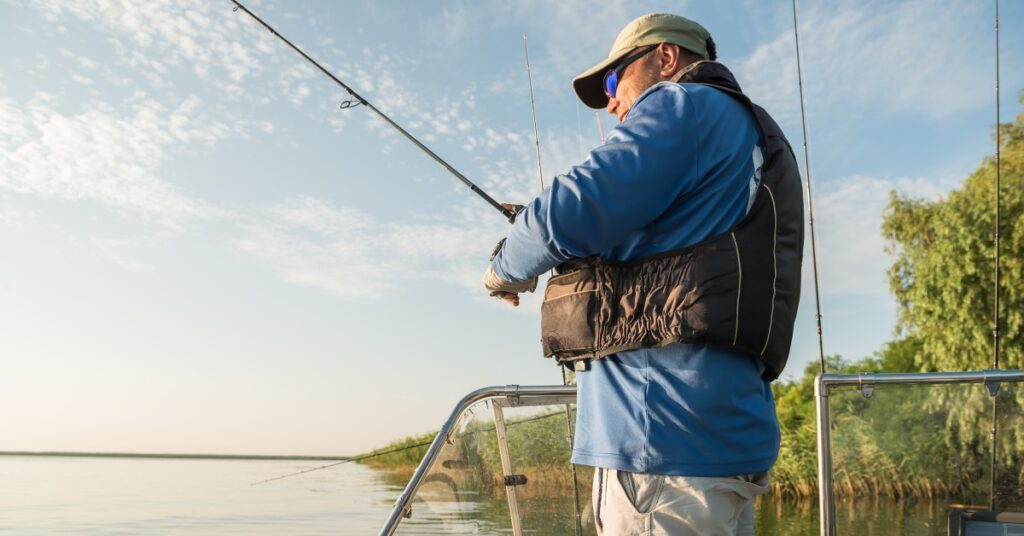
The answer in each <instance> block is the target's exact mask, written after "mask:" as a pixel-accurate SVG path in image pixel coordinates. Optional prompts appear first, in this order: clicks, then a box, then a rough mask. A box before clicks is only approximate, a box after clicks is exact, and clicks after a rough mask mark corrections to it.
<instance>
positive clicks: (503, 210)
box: [231, 0, 516, 222]
mask: <svg viewBox="0 0 1024 536" xmlns="http://www.w3.org/2000/svg"><path fill="white" fill-rule="evenodd" d="M231 3H233V4H235V11H238V10H239V9H241V10H242V11H244V12H246V14H248V15H249V16H250V17H252V18H253V19H256V22H258V23H260V24H262V25H263V27H264V28H266V29H268V30H270V33H272V34H274V35H275V36H277V38H278V39H280V40H282V41H284V42H285V43H287V44H288V46H290V47H292V50H294V51H295V52H298V53H299V54H301V55H302V57H303V58H306V60H307V61H309V62H310V63H312V64H313V65H315V66H316V68H317V69H320V71H321V72H323V73H324V74H325V75H327V76H328V77H330V78H331V80H334V81H335V82H337V84H338V85H339V86H341V87H343V88H344V89H345V91H347V92H348V94H349V95H351V96H352V98H353V99H355V100H356V101H358V102H359V104H362V105H363V106H366V107H367V108H369V109H370V110H372V111H373V112H374V113H376V114H377V115H378V116H380V118H381V119H383V120H384V121H386V122H387V123H388V124H389V125H391V126H393V127H395V130H397V131H398V132H400V133H401V134H402V135H403V136H405V137H406V139H408V140H409V141H411V142H413V143H414V144H416V146H417V147H419V148H420V149H421V150H422V151H423V152H425V153H427V155H429V156H430V158H433V159H434V161H435V162H437V163H438V164H441V165H442V166H443V167H444V168H445V169H447V170H448V172H449V173H451V174H452V175H455V178H457V179H459V180H460V181H462V183H463V184H465V185H466V186H468V187H469V189H470V190H473V192H475V193H476V195H479V196H480V197H482V198H483V200H484V201H487V203H488V204H490V205H491V206H492V207H494V208H495V209H497V210H498V211H499V212H501V213H502V214H503V215H504V216H505V217H506V218H508V221H509V222H512V221H515V217H516V212H515V211H513V210H511V209H508V208H505V207H503V206H501V203H498V202H497V201H495V200H494V198H493V197H491V196H489V195H487V193H486V192H484V191H483V190H481V189H480V187H478V186H477V185H475V184H473V182H472V181H470V180H469V179H467V178H466V176H465V175H463V174H462V173H459V172H458V170H456V169H455V168H453V167H452V166H451V164H449V163H448V162H445V161H444V159H443V158H441V157H440V156H437V154H435V153H434V151H431V150H430V149H428V148H427V146H426V145H423V144H422V143H420V141H419V140H417V139H416V138H414V137H413V135H412V134H409V133H408V132H406V130H405V129H404V128H402V127H400V126H398V123H395V122H394V121H392V120H391V118H390V117H388V116H386V115H384V112H381V111H380V110H378V109H377V107H376V106H374V105H372V104H370V103H369V101H367V100H366V99H364V98H363V97H361V96H360V95H359V94H358V93H356V92H355V91H354V90H353V89H352V88H350V87H348V86H347V85H346V84H345V83H344V82H342V81H341V80H339V79H338V77H336V76H334V75H333V74H331V72H330V71H328V70H327V69H325V68H324V67H323V66H322V65H320V64H319V63H317V62H316V60H314V59H313V58H311V57H309V55H308V54H306V53H305V52H303V51H302V50H301V49H300V48H299V47H297V46H295V45H293V44H292V42H291V41H289V40H287V39H285V38H284V36H282V35H281V34H279V33H277V30H275V29H273V28H272V27H271V26H270V25H269V24H267V23H266V22H263V19H261V18H259V17H257V16H256V15H255V14H254V13H253V12H252V11H249V9H248V8H246V7H245V6H243V5H242V4H241V3H240V2H238V1H237V0H231ZM342 107H343V108H351V107H352V105H351V104H350V105H349V106H344V105H343V106H342Z"/></svg>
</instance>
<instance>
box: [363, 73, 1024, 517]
mask: <svg viewBox="0 0 1024 536" xmlns="http://www.w3.org/2000/svg"><path fill="white" fill-rule="evenodd" d="M1020 101H1021V103H1022V104H1024V92H1022V93H1021V96H1020ZM999 143H1000V147H1001V149H1002V151H1001V165H1000V166H999V169H1000V170H1001V186H1000V189H999V192H996V188H995V185H996V177H997V169H996V160H995V158H994V157H986V158H984V159H983V160H982V162H981V163H980V164H979V166H978V168H977V169H976V170H975V171H974V172H972V173H971V174H970V175H969V176H968V177H967V178H966V179H965V180H964V182H963V183H962V184H961V185H960V186H959V187H958V188H957V189H955V190H952V191H950V192H949V193H947V194H946V195H945V196H943V197H941V198H938V199H928V200H925V199H917V198H912V197H908V196H906V195H903V194H899V193H896V192H893V193H891V194H890V200H889V204H888V206H887V207H886V209H885V212H884V214H883V217H882V226H881V233H882V237H883V238H884V239H885V240H886V252H887V253H888V254H890V256H891V257H892V265H891V266H890V268H889V271H888V276H889V290H890V291H891V293H892V294H893V296H894V298H895V303H896V306H897V324H896V326H895V329H894V338H893V340H892V341H891V342H889V343H886V344H884V345H883V346H882V347H881V349H880V350H879V351H878V352H876V353H875V354H874V355H873V356H870V357H865V358H862V359H859V360H855V361H846V360H844V359H842V358H841V357H839V356H831V357H828V358H826V363H825V368H826V369H827V371H828V372H830V373H847V374H849V373H858V372H862V373H886V372H934V371H940V370H981V369H985V368H990V367H993V344H992V333H993V330H992V327H993V305H992V304H993V302H994V301H995V289H994V288H993V287H994V285H993V284H992V274H993V273H994V268H995V266H994V263H995V258H996V257H995V255H993V251H994V249H993V246H994V243H993V235H994V228H995V218H994V200H995V199H997V198H998V199H999V202H1000V205H1001V211H1002V215H1001V218H1000V222H999V223H1000V228H999V233H1000V235H1001V236H1002V239H1001V241H1000V244H1001V245H1000V256H999V269H1000V272H1001V273H1002V274H1003V279H1002V281H1001V283H1000V285H999V290H998V292H999V296H1000V301H1001V302H1002V305H1001V307H1000V312H999V324H1000V325H999V333H1000V336H999V337H1000V343H1001V348H1002V352H1001V355H1000V359H999V364H1000V365H1001V366H1002V367H1003V368H1018V369H1020V368H1024V275H1022V274H1024V113H1018V115H1017V117H1016V118H1015V119H1014V120H1013V121H1012V122H1009V123H1004V124H1002V125H1001V128H1000V129H999ZM806 303H807V302H806V299H805V305H804V306H805V307H807V305H806ZM819 371H820V366H819V364H818V362H817V360H815V361H814V362H812V363H810V364H809V365H807V367H806V369H805V370H804V372H803V375H802V376H801V377H799V378H796V379H791V380H787V381H777V382H775V383H773V384H772V391H773V394H774V396H775V401H776V406H777V414H778V418H779V426H780V428H781V432H782V441H781V448H780V451H779V458H778V461H777V462H776V464H775V466H774V467H773V468H772V488H773V494H774V495H775V496H779V497H791V498H798V499H806V498H810V497H814V496H816V495H817V433H816V429H815V426H816V419H815V407H814V378H815V376H816V375H817V373H818V372H819ZM883 387H884V388H883ZM830 411H831V413H832V422H833V430H832V455H833V467H834V471H833V484H834V489H835V493H836V495H837V496H838V497H845V498H850V497H889V498H894V499H905V498H907V499H910V498H928V497H950V498H956V499H957V502H961V503H970V504H988V502H989V499H990V494H989V491H990V484H989V482H990V478H992V477H993V475H992V474H991V469H990V467H991V466H990V464H993V463H994V466H995V467H996V474H995V475H994V478H993V480H994V482H995V487H996V488H995V490H994V493H993V497H992V498H993V499H995V500H996V501H997V504H1001V505H1007V504H1016V505H1020V506H1021V507H1024V429H1022V428H1024V427H1022V426H1021V425H1022V423H1024V386H1022V385H1015V384H1004V385H1002V386H1001V387H1000V390H999V393H998V396H996V397H992V396H990V395H989V393H988V392H987V390H986V389H985V387H984V386H981V385H952V386H878V387H877V388H876V389H875V390H874V394H873V395H872V396H871V397H870V398H868V397H866V396H864V395H862V394H861V393H860V391H859V390H855V389H836V390H834V391H832V392H831V394H830ZM482 413H483V414H486V413H489V412H482ZM555 413H557V412H553V413H552V414H551V415H552V416H554V415H555ZM562 415H563V416H564V413H562ZM993 415H997V416H998V417H997V420H996V421H995V422H993ZM527 420H531V419H527V418H526V417H524V416H523V414H515V415H513V416H506V421H507V422H508V427H509V450H510V452H511V453H512V456H513V458H514V460H513V467H514V468H515V471H514V472H516V473H522V474H526V475H527V476H528V478H530V477H533V478H540V479H542V480H543V481H544V482H547V483H549V484H547V485H551V484H550V483H553V482H561V484H559V486H561V488H560V491H561V493H563V494H564V493H565V490H569V491H568V493H571V490H572V486H571V483H569V478H568V477H566V475H567V474H568V472H569V468H568V467H569V465H568V456H569V453H568V451H569V449H568V445H567V441H566V429H565V425H566V423H565V420H564V419H561V420H559V419H554V418H552V419H543V420H536V419H532V420H531V422H527ZM993 424H995V425H996V428H997V429H998V434H997V435H996V436H995V438H993V436H992V435H991V430H992V428H993ZM469 426H470V427H469V428H467V429H464V430H462V431H461V432H460V434H458V435H456V436H455V437H454V438H452V439H453V442H451V443H450V444H449V445H446V447H445V451H444V453H443V455H442V458H441V459H442V460H445V464H448V465H451V466H457V467H459V468H460V470H459V471H451V470H447V468H441V469H439V471H446V470H447V473H446V474H443V475H439V477H443V478H449V479H464V480H471V481H476V482H478V483H480V484H481V485H482V487H483V488H484V489H485V490H486V489H491V490H494V491H495V492H500V491H501V490H502V488H503V486H502V485H500V484H501V480H500V478H499V477H500V475H501V465H500V463H499V460H498V456H497V446H496V440H495V439H494V435H495V434H494V432H493V423H492V424H490V430H491V432H490V434H489V435H488V434H483V433H479V432H483V431H486V430H484V428H486V425H483V424H481V425H477V424H474V423H471V424H470V425H469ZM473 426H477V429H475V430H474V429H472V428H473ZM433 437H434V433H428V434H420V435H415V436H410V437H407V438H405V439H402V440H399V441H396V442H393V443H391V444H389V445H387V446H385V447H383V448H381V449H377V450H376V451H372V452H370V453H368V454H373V453H376V452H385V451H387V450H390V449H395V448H399V447H402V446H410V447H412V446H415V445H417V444H418V443H424V442H429V441H430V440H432V439H433ZM484 437H488V438H490V439H489V440H485V439H484ZM426 449H427V447H426V446H420V447H416V448H409V449H407V450H403V451H401V452H396V453H389V454H384V455H381V456H378V457H373V458H367V459H363V460H357V461H358V463H363V464H366V465H368V466H371V467H376V468H379V469H385V470H388V471H392V472H395V473H408V474H411V473H412V471H413V470H414V469H415V467H416V465H417V464H418V463H419V460H420V459H421V458H422V456H423V454H424V453H425V452H426ZM993 452H994V454H993ZM533 475H537V476H533ZM540 475H543V477H540ZM395 478H396V479H397V478H398V476H397V475H396V476H395ZM586 480H587V478H586V476H584V474H581V476H580V482H581V486H582V487H586V486H588V485H589V483H588V482H586ZM524 487H525V488H529V487H530V486H529V485H527V486H524Z"/></svg>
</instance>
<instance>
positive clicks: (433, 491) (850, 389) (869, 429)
mask: <svg viewBox="0 0 1024 536" xmlns="http://www.w3.org/2000/svg"><path fill="white" fill-rule="evenodd" d="M575 402H576V388H575V386H560V385H559V386H517V385H508V386H504V387H488V388H484V389H479V390H477V391H474V392H472V393H470V394H468V395H466V396H465V397H464V398H463V399H462V400H461V401H459V403H458V404H457V405H456V406H455V408H454V409H453V410H452V412H451V414H450V415H449V417H448V419H447V420H446V421H445V423H444V425H443V426H442V428H441V430H440V431H439V433H438V434H437V435H436V436H435V438H434V440H433V441H432V443H431V444H430V446H429V448H428V449H427V451H426V454H425V455H424V456H423V458H422V460H421V461H420V463H419V465H418V466H417V467H416V469H415V471H414V472H413V473H412V476H411V478H410V479H409V480H408V483H407V484H406V485H405V489H404V491H402V493H401V495H400V496H399V497H398V500H397V501H396V502H395V505H394V508H393V509H392V511H391V513H390V515H389V516H388V519H387V521H386V523H385V524H384V526H383V527H382V528H381V530H380V534H381V535H387V536H390V535H392V534H396V533H397V534H427V533H430V534H451V533H491V532H510V533H511V534H513V535H514V536H519V535H521V534H523V533H524V532H526V533H550V534H556V533H557V534H566V533H568V534H571V533H573V528H572V527H573V526H577V527H578V526H579V525H577V524H576V523H578V522H579V519H580V518H582V519H583V531H582V533H586V534H591V533H593V527H592V526H587V523H588V521H589V517H590V514H589V512H588V511H587V509H588V506H587V505H588V502H589V501H587V500H586V497H587V496H589V490H588V489H586V488H583V489H582V490H581V489H580V486H579V485H578V484H577V483H576V482H575V481H573V482H572V483H571V484H569V478H568V476H566V475H567V474H568V470H567V469H566V467H567V466H568V464H569V448H568V443H567V441H566V440H567V437H566V435H567V433H566V432H567V431H566V429H565V428H566V426H567V424H568V425H569V426H571V425H572V418H571V415H572V411H570V407H571V406H574V405H575ZM815 405H816V416H817V418H816V429H817V431H816V433H817V454H818V456H817V457H818V460H817V462H818V463H817V467H818V486H817V488H818V489H817V492H818V506H819V519H820V533H821V534H822V535H823V536H833V535H835V534H836V524H837V523H836V522H837V515H836V502H837V486H838V488H841V489H838V493H839V495H840V498H842V499H844V502H843V503H842V504H841V506H842V507H843V510H840V512H846V514H844V515H843V516H841V517H842V519H841V521H842V522H843V523H842V530H843V532H844V533H858V531H859V530H861V529H862V528H864V527H859V526H858V525H856V523H858V522H859V521H858V520H857V519H855V517H856V512H857V509H858V507H857V503H855V502H850V501H846V499H847V498H850V499H853V498H856V497H872V496H875V497H877V496H890V497H895V498H898V499H902V498H915V497H926V498H927V497H934V498H936V499H941V500H942V501H945V502H946V503H947V506H952V508H950V510H949V512H948V513H949V523H950V524H951V525H950V527H952V526H953V523H954V521H956V523H959V524H960V525H964V526H967V525H970V524H971V523H974V524H978V523H983V522H984V521H983V520H984V519H987V517H986V515H988V514H987V513H986V511H990V510H996V508H994V507H993V506H994V505H995V500H996V497H998V496H1003V497H1006V498H1007V499H1012V500H1010V501H1009V502H1011V503H1012V502H1013V501H1017V502H1016V503H1013V504H1011V505H1010V506H1012V508H1009V509H1010V510H1018V511H1020V510H1021V508H1020V504H1019V503H1020V500H1021V495H1020V493H1019V491H1020V488H1021V482H1022V481H1024V480H1021V479H1024V471H1021V470H1020V467H1011V466H1010V465H1013V464H1014V463H1015V462H1010V463H1007V462H1005V461H1002V462H997V458H998V459H999V460H1008V459H1012V460H1018V459H1019V453H1018V452H1017V451H1016V450H1013V449H1015V448H1017V447H1015V446H1014V445H1015V443H1013V444H1008V443H1006V441H1017V440H1018V439H1020V438H1024V431H1022V430H1021V424H1022V423H1024V414H1022V412H1024V371H1022V370H987V371H975V372H930V373H899V374H866V373H863V374H823V375H820V376H818V377H817V379H816V381H815ZM567 418H568V419H569V423H566V419H567ZM556 419H557V420H556ZM559 427H560V428H559ZM996 431H998V433H999V434H1000V435H999V440H1000V441H1001V443H998V444H997V442H996V440H995V439H996V435H995V432H996ZM558 433H561V436H558V437H556V436H557V435H558ZM956 434H959V436H957V435H956ZM963 438H968V439H969V441H968V442H966V443H965V442H963V441H961V440H962V439H963ZM965 441H966V440H965ZM965 445H966V446H965ZM808 446H809V445H808ZM801 448H803V447H801ZM1007 448H1009V449H1010V450H1009V451H1008V450H1007ZM928 449H931V450H928ZM956 449H960V450H956ZM1000 449H1002V450H1000ZM1011 451H1012V452H1011ZM997 452H998V456H996V455H993V453H997ZM1008 452H1009V454H1010V457H1009V458H1007V453H1008ZM922 456H923V458H922ZM958 456H959V457H958ZM964 456H967V457H964ZM971 456H973V458H970V457H971ZM915 457H916V458H915ZM915 459H916V460H917V461H918V463H919V464H923V465H924V466H925V467H923V468H922V467H921V466H920V465H919V466H918V467H916V468H908V467H907V464H908V463H909V462H908V460H915ZM989 459H991V466H990V465H989V461H988V460H989ZM780 460H781V458H780ZM965 460H966V461H969V462H970V465H971V467H970V468H967V467H961V466H960V465H958V464H960V463H962V462H964V461H965ZM780 463H781V462H780ZM580 469H581V470H582V471H583V473H582V474H581V476H580V479H579V481H580V482H583V483H584V485H585V483H586V482H587V481H588V475H589V469H588V468H580ZM904 471H905V472H904ZM914 471H918V472H917V473H915V472H914ZM922 474H923V475H924V476H922ZM779 477H780V481H781V480H782V477H783V474H782V473H779ZM989 478H991V480H989ZM573 480H575V479H573ZM527 482H529V485H527ZM569 486H572V487H569ZM502 488H504V494H503V495H504V497H500V496H501V495H502V493H501V491H502ZM574 488H575V489H576V492H577V493H578V494H579V496H580V497H583V498H584V499H583V500H579V499H578V498H577V499H578V500H579V502H578V503H577V504H582V505H583V506H582V515H581V508H579V507H577V508H576V509H575V521H576V522H575V523H574V522H573V521H574V517H573V510H574V509H573V507H572V506H573V503H572V502H570V500H569V498H568V497H566V496H565V495H566V493H567V492H566V490H567V489H574ZM997 488H998V489H997ZM570 493H571V492H570ZM1000 494H1002V495H1000ZM499 497H500V498H499ZM898 504H903V503H898ZM931 504H934V503H931ZM979 505H980V506H979ZM1001 506H1005V505H1001ZM414 510H415V511H414ZM1001 510H1007V508H1001ZM945 513H946V511H945V510H942V511H936V512H931V513H928V514H927V515H926V516H925V517H928V519H909V520H908V521H907V522H909V523H918V524H928V525H929V526H933V527H934V526H935V524H936V523H939V522H940V520H941V518H942V516H943V515H944V514H945ZM847 514H848V515H847ZM961 514H962V515H961ZM995 514H1000V512H995ZM1015 515H1016V514H1015ZM954 518H956V519H954ZM996 518H998V516H996V517H993V519H996ZM1011 518H1012V519H1017V518H1016V517H1013V515H1011V516H1010V518H1007V517H1006V516H1005V515H1003V517H1002V519H1011ZM1019 522H1020V521H1019V520H1018V523H1019ZM811 523H812V525H811V526H812V527H813V521H812V522H811ZM400 525H401V529H399V526H400ZM905 528H906V527H905ZM911 528H912V527H911ZM950 530H951V531H952V530H953V529H952V528H951V529H950ZM578 533H579V532H578ZM950 533H951V534H952V533H953V532H950ZM957 534H971V532H970V531H969V530H968V531H964V532H957Z"/></svg>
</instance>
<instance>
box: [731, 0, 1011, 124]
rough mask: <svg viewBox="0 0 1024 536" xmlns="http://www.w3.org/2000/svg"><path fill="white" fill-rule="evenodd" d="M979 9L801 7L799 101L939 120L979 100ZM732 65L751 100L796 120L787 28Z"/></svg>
mask: <svg viewBox="0 0 1024 536" xmlns="http://www.w3.org/2000/svg"><path fill="white" fill-rule="evenodd" d="M980 11H981V8H980V6H979V5H978V4H977V3H973V2H966V1H958V2H953V3H952V4H948V3H947V4H942V5H941V6H939V5H937V4H935V3H934V2H931V1H928V0H916V1H910V2H902V3H899V4H890V3H884V4H882V3H877V2H876V3H870V2H869V3H864V2H843V3H840V4H838V5H836V4H810V5H808V6H806V7H805V8H804V9H802V10H801V12H800V45H801V47H800V51H801V60H802V62H803V70H804V85H805V94H806V96H807V99H808V105H809V106H811V107H812V108H813V109H817V110H822V111H828V112H832V114H835V113H839V114H842V113H846V114H849V113H858V114H863V113H875V114H892V113H901V114H910V115H918V116H922V117H926V118H930V119H942V118H945V117H947V116H949V115H951V114H955V113H958V112H962V111H965V110H970V109H973V108H974V107H977V106H979V105H981V104H984V103H986V102H987V99H990V95H991V91H990V89H989V88H990V87H991V84H990V83H988V82H987V80H990V79H991V77H992V74H991V68H990V66H989V65H988V64H985V63H983V62H979V61H977V59H978V58H979V57H987V56H990V55H991V53H992V51H991V50H990V47H991V44H990V42H989V40H986V36H987V32H986V31H985V29H986V28H987V24H988V23H987V21H983V20H982V19H981V18H980V17H979V12H980ZM922 14H927V15H926V16H922ZM965 24H967V25H968V26H967V27H965ZM971 24H975V25H977V26H978V28H977V31H969V30H968V28H969V27H970V25H971ZM952 36H956V38H952ZM733 66H734V68H735V70H736V73H737V76H738V78H739V79H740V83H741V84H742V85H744V88H745V91H746V92H747V93H748V94H749V95H751V97H752V98H753V99H754V100H755V101H758V102H760V103H761V104H762V105H763V106H765V107H766V108H767V109H768V110H769V112H772V113H773V114H775V115H777V116H779V117H780V119H781V120H785V121H787V122H795V121H799V115H798V114H799V100H798V96H797V90H798V85H797V72H796V55H795V47H794V41H793V31H792V28H786V29H784V30H783V31H782V32H781V33H780V34H779V35H778V36H777V37H776V38H774V39H772V40H770V41H769V42H767V43H765V44H763V45H761V46H759V47H758V48H757V49H755V50H754V52H752V53H751V54H749V55H748V56H746V57H745V58H740V59H739V60H738V61H735V63H734V64H733ZM823 113H824V112H823ZM830 115H831V114H830Z"/></svg>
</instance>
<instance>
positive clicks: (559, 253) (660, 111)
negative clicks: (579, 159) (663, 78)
mask: <svg viewBox="0 0 1024 536" xmlns="http://www.w3.org/2000/svg"><path fill="white" fill-rule="evenodd" d="M697 113H698V110H695V109H693V101H692V99H688V98H687V94H686V89H685V88H684V87H683V86H680V85H678V84H672V83H661V84H658V85H656V86H654V87H653V88H651V89H649V90H648V91H647V92H646V93H644V94H643V95H641V97H640V98H639V99H637V101H636V102H635V103H634V105H633V108H632V109H631V110H630V112H629V114H628V115H627V117H626V119H625V121H623V122H622V123H620V124H619V125H618V126H617V127H615V128H614V129H613V130H612V131H611V132H610V133H609V135H608V137H607V139H606V141H605V143H604V144H603V145H601V146H600V147H598V148H596V149H594V150H593V151H592V152H591V153H590V155H589V157H588V158H587V160H586V161H584V162H583V163H582V164H580V165H577V166H574V167H573V168H572V169H570V170H569V172H568V173H565V174H564V175H558V176H556V177H555V179H554V180H553V181H552V183H551V185H550V186H549V187H548V188H547V189H545V190H544V191H543V192H542V193H541V194H540V196H538V197H537V198H536V199H534V200H533V201H532V202H531V203H530V204H529V205H527V207H526V210H524V211H523V212H522V213H521V214H520V215H519V217H518V218H516V223H515V225H514V226H513V227H512V230H511V232H510V233H509V235H508V239H507V240H506V242H505V246H504V247H503V248H502V250H501V251H500V252H499V254H498V255H497V256H496V257H495V258H494V261H493V262H492V266H493V268H494V271H495V273H496V274H497V275H498V276H499V277H501V278H502V279H504V280H506V281H525V280H527V279H530V278H532V277H536V276H538V275H540V274H542V273H544V272H546V271H548V270H550V269H551V268H553V267H555V266H557V265H559V264H561V263H562V262H565V261H567V260H569V259H571V258H575V257H588V256H591V255H601V254H602V253H605V252H607V251H609V250H610V249H612V248H614V247H615V246H617V245H619V244H620V243H622V242H623V241H624V240H625V239H626V238H627V237H629V235H630V234H631V233H633V232H635V231H636V230H638V229H641V228H643V227H644V226H646V225H647V224H649V223H651V222H652V221H654V220H655V219H656V218H657V217H658V216H660V215H661V214H662V213H664V212H665V211H666V210H667V209H668V208H669V207H670V206H671V205H672V204H673V203H675V201H676V200H677V199H679V198H680V197H681V196H683V195H686V194H687V193H688V192H690V191H692V190H693V189H694V188H695V186H696V184H697V181H698V178H699V177H700V176H701V170H700V158H699V156H700V133H699V132H698V131H697V129H696V128H695V127H696V124H697V121H696V115H697Z"/></svg>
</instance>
